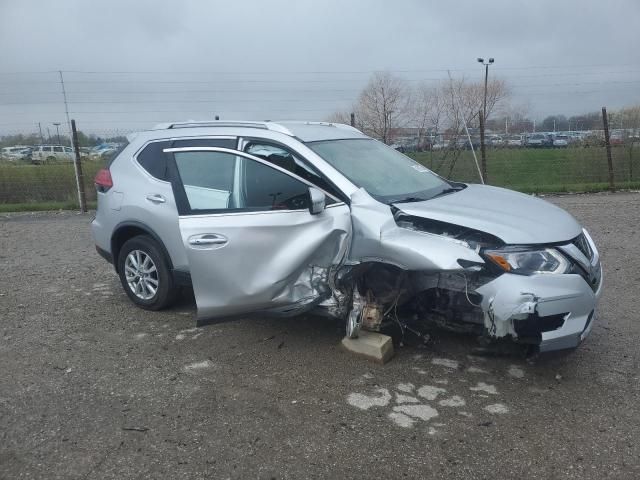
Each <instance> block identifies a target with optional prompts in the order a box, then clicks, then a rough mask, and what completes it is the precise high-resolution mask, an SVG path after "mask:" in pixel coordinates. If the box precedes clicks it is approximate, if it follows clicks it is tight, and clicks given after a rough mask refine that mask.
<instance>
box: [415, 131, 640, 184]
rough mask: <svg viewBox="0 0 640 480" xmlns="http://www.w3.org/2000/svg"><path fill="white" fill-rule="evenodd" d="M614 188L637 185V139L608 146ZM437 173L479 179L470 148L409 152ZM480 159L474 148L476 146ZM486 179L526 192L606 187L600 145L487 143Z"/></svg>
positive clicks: (606, 173) (639, 144)
mask: <svg viewBox="0 0 640 480" xmlns="http://www.w3.org/2000/svg"><path fill="white" fill-rule="evenodd" d="M611 154H612V155H611V156H612V165H613V174H614V175H613V179H614V185H615V188H616V189H636V188H640V140H637V139H629V140H628V141H626V142H625V143H623V144H620V145H615V146H612V147H611ZM408 155H409V156H411V157H412V158H414V159H415V160H417V161H418V162H420V163H422V164H423V165H424V166H426V167H428V168H429V169H431V170H433V171H434V172H436V173H438V174H439V175H441V176H443V177H445V178H449V179H451V180H457V181H462V182H474V183H479V182H480V175H479V173H478V168H477V166H476V162H475V160H474V157H473V153H472V151H471V150H470V149H455V148H454V149H443V150H431V151H425V152H409V153H408ZM476 156H477V158H478V162H480V152H476ZM487 183H488V184H490V185H495V186H499V187H506V188H510V189H513V190H518V191H521V192H526V193H562V192H593V191H601V190H607V189H609V167H608V162H607V152H606V148H605V147H604V146H583V145H573V146H572V145H570V146H566V147H556V148H552V147H547V148H545V147H538V148H525V147H520V148H499V147H498V148H488V149H487Z"/></svg>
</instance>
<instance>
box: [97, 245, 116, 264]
mask: <svg viewBox="0 0 640 480" xmlns="http://www.w3.org/2000/svg"><path fill="white" fill-rule="evenodd" d="M96 252H98V255H100V256H101V257H102V258H104V259H105V260H106V261H107V262H109V263H111V264H113V256H112V255H111V254H110V253H109V252H107V251H106V250H104V249H102V248H100V247H99V246H98V245H96Z"/></svg>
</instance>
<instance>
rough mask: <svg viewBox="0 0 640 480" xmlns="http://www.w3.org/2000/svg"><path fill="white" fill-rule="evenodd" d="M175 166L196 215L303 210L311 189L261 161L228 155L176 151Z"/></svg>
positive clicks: (190, 206)
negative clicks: (219, 212)
mask: <svg viewBox="0 0 640 480" xmlns="http://www.w3.org/2000/svg"><path fill="white" fill-rule="evenodd" d="M174 158H175V164H176V167H177V169H178V173H179V175H180V179H181V181H182V186H183V187H184V193H185V194H186V201H187V203H188V204H189V209H190V210H191V211H192V212H195V213H197V212H198V211H211V210H231V211H234V210H236V211H237V210H241V211H247V210H249V211H267V210H301V209H307V208H309V187H308V186H307V185H306V184H305V183H303V182H301V181H299V180H296V179H295V178H292V177H290V176H289V175H287V174H286V173H283V172H281V171H278V170H276V169H274V168H272V167H269V166H267V165H263V164H262V163H260V162H256V161H254V160H250V159H248V158H244V157H240V156H236V155H234V154H232V153H225V152H207V151H200V152H198V151H194V152H175V153H174Z"/></svg>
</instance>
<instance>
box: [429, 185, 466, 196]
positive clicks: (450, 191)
mask: <svg viewBox="0 0 640 480" xmlns="http://www.w3.org/2000/svg"><path fill="white" fill-rule="evenodd" d="M463 189H464V187H451V188H445V189H444V190H441V191H440V192H438V193H436V194H435V195H434V196H433V197H431V198H436V197H441V196H442V195H447V194H448V193H454V192H459V191H460V190H463Z"/></svg>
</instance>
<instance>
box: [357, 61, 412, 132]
mask: <svg viewBox="0 0 640 480" xmlns="http://www.w3.org/2000/svg"><path fill="white" fill-rule="evenodd" d="M409 103H410V95H409V89H408V88H407V87H406V85H405V82H404V80H403V79H401V78H399V77H396V76H394V75H392V74H391V73H389V72H377V73H374V74H373V75H372V77H371V79H370V80H369V83H368V85H367V86H366V87H365V88H364V90H363V91H362V92H361V93H360V97H359V99H358V103H357V106H356V109H355V110H356V112H355V113H356V124H357V125H358V126H359V127H360V128H361V129H362V130H363V131H364V132H365V133H366V134H368V135H370V136H372V137H375V138H377V139H379V140H382V141H383V142H384V143H391V141H392V138H391V136H392V135H391V133H392V131H393V129H395V128H399V127H403V126H404V125H406V124H407V121H408V116H409V115H408V114H409Z"/></svg>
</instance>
